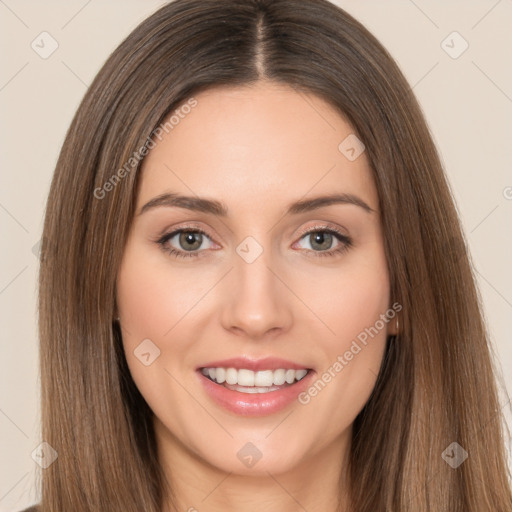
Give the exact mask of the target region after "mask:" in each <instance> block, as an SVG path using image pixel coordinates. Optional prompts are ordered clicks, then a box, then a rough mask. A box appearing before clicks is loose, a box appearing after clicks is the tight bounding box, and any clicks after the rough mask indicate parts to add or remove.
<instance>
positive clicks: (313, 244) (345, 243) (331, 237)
mask: <svg viewBox="0 0 512 512" xmlns="http://www.w3.org/2000/svg"><path fill="white" fill-rule="evenodd" d="M302 239H306V240H309V242H310V243H309V245H310V248H306V249H307V250H308V251H309V252H313V253H314V256H336V255H338V254H341V253H343V252H345V251H347V250H348V249H349V248H350V247H352V240H351V239H350V238H349V237H348V236H347V235H345V234H343V233H342V232H341V231H338V230H337V229H335V228H332V227H327V226H315V227H313V228H310V229H309V230H308V231H306V232H305V233H302V237H301V240H302ZM336 241H337V242H338V245H337V246H335V249H331V247H332V245H333V243H334V242H336ZM317 249H318V250H317ZM325 249H327V250H325ZM329 249H331V250H329Z"/></svg>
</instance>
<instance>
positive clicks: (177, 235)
mask: <svg viewBox="0 0 512 512" xmlns="http://www.w3.org/2000/svg"><path fill="white" fill-rule="evenodd" d="M205 239H208V240H210V241H211V239H210V237H209V236H208V234H207V233H206V232H205V231H203V230H202V229H199V228H190V227H187V228H185V227H184V228H180V229H176V230H174V231H173V232H171V233H167V234H165V235H163V236H162V237H161V238H160V239H159V240H156V242H157V243H158V244H160V245H161V247H162V250H163V251H165V252H166V253H168V254H170V255H171V256H176V257H177V258H194V257H198V256H199V252H202V251H199V249H206V248H207V247H206V248H205V247H204V242H205ZM173 244H174V245H173ZM176 245H177V246H178V248H176Z"/></svg>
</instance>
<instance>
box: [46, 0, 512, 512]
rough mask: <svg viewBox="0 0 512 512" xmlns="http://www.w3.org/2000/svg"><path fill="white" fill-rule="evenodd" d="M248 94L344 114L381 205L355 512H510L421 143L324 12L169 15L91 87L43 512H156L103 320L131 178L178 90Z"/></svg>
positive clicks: (349, 24)
mask: <svg viewBox="0 0 512 512" xmlns="http://www.w3.org/2000/svg"><path fill="white" fill-rule="evenodd" d="M258 80H271V81H275V82H280V83H285V84H288V85H290V86H291V87H293V88H294V89H295V90H296V91H297V92H299V93H301V92H312V93H314V94H316V95H318V96H320V97H321V98H323V99H325V100H326V101H328V102H329V103H330V104H331V105H332V106H333V108H335V109H337V110H338V111H339V112H340V114H342V115H343V116H344V117H345V118H346V119H348V121H349V122H350V123H351V125H352V126H353V128H354V130H355V132H356V133H357V134H358V137H359V138H360V139H361V140H362V141H363V142H364V145H365V146H366V155H367V157H368V158H369V161H370V164H371V167H372V171H373V176H374V180H375V184H376V187H377V190H378V193H379V198H380V205H379V206H380V211H381V212H382V227H383V233H384V244H385V251H386V255H387V261H388V266H389V273H390V286H391V294H392V295H391V296H392V298H393V300H396V301H398V302H399V303H400V304H401V305H402V307H403V310H402V313H401V317H400V320H401V322H400V333H399V335H398V336H396V337H390V338H389V339H388V344H387V348H386V353H385V357H384V361H383V364H382V367H381V371H380V374H379V376H378V379H377V383H376V386H375V389H374V391H373V393H372V395H371V397H370V399H369V401H368V402H367V404H366V405H365V407H364V408H363V410H362V411H361V412H360V414H359V415H358V417H357V418H356V420H355V423H354V430H353V432H354V437H353V444H352V447H351V452H350V477H351V478H350V482H351V487H350V493H351V497H352V503H351V506H352V510H353V511H354V512H379V511H393V512H405V511H410V510H414V511H415V512H440V511H451V512H483V511H493V512H507V511H510V510H512V496H511V491H510V475H509V473H508V468H507V464H506V458H505V448H504V441H503V439H504V430H503V425H502V417H503V415H502V411H501V409H500V404H499V400H498V394H497V385H496V382H495V375H496V374H497V372H498V368H495V367H494V366H493V364H494V363H493V360H492V358H491V352H490V345H489V336H488V333H487V331H486V326H485V323H484V320H483V315H482V307H481V300H480V297H479V295H478V291H477V288H476V286H475V277H474V274H473V271H472V265H471V262H470V259H469V256H468V254H467V251H466V244H465V241H464V237H463V232H462V229H461V225H460V222H459V219H458V216H457V213H456V209H455V207H454V202H453V199H452V196H451V193H450V190H449V186H448V184H447V181H446V178H445V175H444V173H443V169H442V167H441V164H440V161H439V158H438V155H437V153H436V150H435V147H434V144H433V142H432V139H431V136H430V134H429V131H428V128H427V126H426V123H425V121H424V119H423V116H422V113H421V110H420V107H419V106H418V103H417V101H416V99H415V97H414V95H413V93H412V91H411V88H410V86H409V85H408V84H407V82H406V80H405V78H404V76H403V75H402V73H401V72H400V70H399V69H398V67H397V65H396V64H395V62H394V61H393V59H392V58H391V57H390V55H389V54H388V53H387V52H386V50H385V49H384V48H383V47H382V46H381V45H380V43H379V42H378V41H377V40H376V39H375V38H374V37H373V36H372V35H371V34H370V33H369V32H368V31H367V30H366V29H365V28H364V27H363V26H362V25H361V24H360V23H359V22H357V21H356V20H355V19H353V18H352V17H351V16H349V15H348V14H347V13H346V12H344V11H343V10H342V9H340V8H338V7H336V6H335V5H333V4H331V3H329V2H328V1H326V0H307V1H300V2H299V1H294V0H237V1H236V2H233V1H230V0H176V1H175V2H172V3H169V4H167V5H165V6H163V7H162V8H160V9H159V10H158V11H157V12H156V13H154V14H153V15H151V16H150V17H149V18H147V19H146V20H145V21H143V22H142V23H141V24H140V25H139V26H138V27H137V28H136V29H135V30H134V31H133V32H132V33H131V34H130V35H129V36H128V37H127V38H126V39H125V40H124V41H123V42H122V43H121V44H120V46H119V47H118V48H117V49H116V50H115V51H114V52H113V53H112V55H111V56H110V57H109V58H108V60H107V62H106V63H105V65H104V66H103V67H102V69H101V70H100V71H99V73H98V75H97V76H96V78H95V80H94V81H93V83H92V85H91V86H90V88H89V89H88V91H87V93H86V95H85V97H84V99H83V101H82V103H81V105H80V107H79V108H78V111H77V112H76V115H75V117H74V119H73V121H72V123H71V126H70V128H69V131H68V133H67V136H66V139H65V141H64V144H63V147H62V150H61V153H60V157H59V159H58V163H57V166H56V169H55V174H54V177H53V181H52V184H51V190H50V193H49V198H48V203H47V209H46V217H45V223H44V232H43V242H42V247H41V267H40V280H39V329H40V343H41V345H40V361H41V381H42V436H43V440H44V441H46V442H48V443H49V444H50V445H51V446H52V447H53V448H54V449H55V450H56V451H57V452H58V454H59V457H58V459H57V461H56V462H55V463H54V464H52V465H51V466H50V467H48V468H47V469H45V470H44V471H43V476H42V502H41V508H42V510H43V511H45V512H46V511H52V512H55V511H73V512H81V511H105V510H109V511H114V510H116V511H122V512H127V511H136V512H140V511H142V510H145V511H151V512H157V511H158V512H160V511H161V509H162V506H163V499H164V495H165V494H166V492H165V491H166V487H165V485H166V482H165V479H164V477H163V474H162V471H161V468H160V466H159V462H158V458H157V451H156V441H155V436H154V432H153V429H152V421H151V414H152V413H151V410H150V409H149V407H148V406H147V404H146V402H145V401H144V399H143V398H142V396H141V395H140V393H139V392H138V390H137V388H136V387H135V385H134V382H133V380H132V378H131V376H130V372H129V370H128V368H127V364H126V361H125V357H124V353H123V349H122V345H121V338H120V331H119V327H118V325H117V324H116V323H115V322H114V321H113V320H114V318H115V315H116V303H115V292H116V274H117V270H118V267H119V264H120V261H121V257H122V254H123V249H124V245H125V241H126V237H127V234H128V231H129V228H130V223H131V220H132V215H133V211H134V204H135V198H136V193H137V184H138V183H139V180H138V177H139V169H140V160H141V159H137V158H136V159H135V160H133V158H134V155H136V154H139V155H140V153H141V148H146V149H147V147H148V142H149V141H151V137H152V136H153V135H154V130H155V129H156V128H157V127H158V126H159V125H160V124H161V123H162V122H163V121H164V120H165V119H166V118H167V117H168V116H169V115H170V113H171V112H172V111H173V110H174V109H176V108H177V107H178V106H179V105H181V104H183V103H184V102H186V101H187V100H188V99H190V97H191V96H192V95H196V94H198V93H199V92H201V91H202V90H205V89H207V88H210V87H214V86H223V85H229V86H237V85H240V86H243V85H248V84H251V83H254V82H256V81H258ZM340 142H341V141H340ZM144 152H145V151H142V154H144ZM131 158H132V160H130V159H131ZM127 162H130V165H129V166H127V165H126V164H127ZM122 168H124V172H119V169H122ZM116 176H117V177H116ZM107 183H110V185H106V184H107ZM454 442H456V443H458V445H460V446H461V447H462V448H463V449H464V450H465V451H466V452H467V453H468V458H467V459H466V460H465V461H464V462H463V463H462V464H460V465H459V466H458V467H456V468H453V467H451V465H450V464H448V463H447V462H446V461H445V460H446V457H445V458H443V456H442V454H443V453H444V452H445V450H446V448H447V447H449V446H450V445H451V443H454ZM452 449H453V446H452ZM455 449H456V450H459V448H457V447H455ZM450 453H451V454H453V453H454V452H450ZM457 453H459V452H457ZM167 492H170V493H171V494H172V489H170V488H169V489H167ZM333 506H334V505H333Z"/></svg>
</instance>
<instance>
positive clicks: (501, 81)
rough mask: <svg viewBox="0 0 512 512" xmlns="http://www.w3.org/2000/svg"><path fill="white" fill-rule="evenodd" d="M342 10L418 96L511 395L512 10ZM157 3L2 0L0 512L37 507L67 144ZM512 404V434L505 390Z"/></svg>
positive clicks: (451, 6) (413, 5) (448, 5)
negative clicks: (42, 304) (45, 328)
mask: <svg viewBox="0 0 512 512" xmlns="http://www.w3.org/2000/svg"><path fill="white" fill-rule="evenodd" d="M336 3H337V4H338V5H340V6H341V7H344V8H345V9H346V10H347V11H348V12H349V13H351V14H352V15H354V16H355V17H356V18H357V19H359V20H360V21H362V22H363V24H365V25H366V26H367V27H368V28H369V29H370V31H372V32H373V33H374V34H375V35H376V36H377V37H378V38H379V39H380V40H381V41H382V43H383V44H384V45H385V46H386V47H387V49H388V50H389V51H390V53H391V54H392V55H393V56H394V57H395V58H396V60H397V61H398V63H399V64H400V66H401V68H402V70H403V71H404V73H405V75H406V77H407V78H408V80H409V81H410V83H411V84H413V85H414V91H415V92H416V94H417V96H418V99H419V101H420V103H421V104H422V106H423V109H424V112H425V115H426V117H427V121H428V122H429V125H430V127H431V130H432V133H433V135H434V138H435V141H436V143H437V145H438V148H439V150H440V153H441V155H442V158H443V161H444V163H445V165H446V170H447V174H448V177H449V180H450V182H451V184H452V188H453V193H454V196H455V199H456V202H457V205H458V209H459V212H460V215H461V217H462V220H463V223H464V227H465V230H466V234H467V237H468V241H469V245H470V250H471V253H472V257H473V259H474V263H475V268H476V272H477V276H478V280H479V286H480V290H481V295H482V300H483V303H484V306H485V311H486V315H487V319H488V322H489V326H490V331H491V333H492V336H493V343H494V347H495V352H496V357H497V359H498V361H499V362H500V364H501V366H502V368H503V381H502V382H501V383H500V385H501V387H502V389H504V386H505V385H506V387H507V388H508V395H510V394H512V347H511V330H510V318H511V316H512V315H511V313H512V286H511V285H512V271H511V267H510V262H511V261H512V247H511V245H512V244H511V237H510V233H512V230H511V225H512V218H511V211H512V174H511V169H512V154H511V150H510V147H511V140H512V137H511V136H512V116H511V114H512V67H511V66H510V63H511V62H512V56H511V53H512V45H511V43H512V32H511V30H510V27H511V26H512V1H511V0H500V1H496V0H479V1H476V0H475V1H462V0H460V1H450V2H446V1H442V0H435V1H427V0H415V1H412V0H394V1H389V0H388V1H386V2H382V1H378V0H372V1H369V0H366V1H355V0H352V1H349V0H341V1H338V2H336ZM161 4H162V2H161V1H156V0H123V1H120V0H118V1H108V2H107V1H103V2H101V1H99V0H89V1H85V0H68V1H63V0H62V1H45V2H37V1H35V0H34V1H28V0H0V28H1V30H0V38H1V48H2V56H1V66H0V69H1V74H0V109H1V119H2V124H1V130H2V131H1V135H0V141H1V142H0V143H1V151H0V158H1V169H2V173H1V184H0V237H1V244H2V245H1V247H2V250H1V252H2V265H1V267H0V311H1V318H2V321H1V349H0V350H1V352H0V461H1V464H0V512H3V511H14V510H19V509H21V508H23V507H24V506H28V505H29V504H32V503H34V502H36V501H37V500H38V496H37V493H36V490H35V486H34V483H35V478H36V474H37V470H38V469H39V467H38V466H37V465H36V463H35V462H34V461H33V460H32V458H31V452H32V451H33V450H34V448H35V447H36V446H37V445H38V444H39V443H40V441H41V440H40V439H39V426H38V421H39V401H38V366H37V358H38V350H37V334H36V325H37V324H36V315H35V308H36V279H37V269H38V260H37V257H36V254H37V243H38V241H39V238H40V236H41V228H42V218H43V211H44V205H45V201H46V196H47V193H48V189H49V184H50V179H51V176H52V172H53V168H54V166H55V163H56V159H57V156H58V152H59V149H60V145H61V144H62V141H63V138H64V135H65V132H66V130H67V128H68V125H69V123H70V121H71V117H72V115H73V113H74V111H75V109H76V107H77V106H78V103H79V101H80V99H81V98H82V96H83V94H84V92H85V90H86V87H87V84H89V83H91V81H92V79H93V77H94V75H95V74H96V72H97V71H98V70H99V68H100V67H101V65H102V64H103V62H104V61H105V59H106V58H107V56H108V55H109V53H110V52H111V51H112V50H113V49H114V48H115V47H116V46H117V44H118V43H119V42H120V41H121V40H122V39H123V38H124V37H125V36H126V35H127V34H128V33H129V32H130V31H131V30H132V29H133V28H135V26H136V25H137V24H138V23H139V22H140V21H142V20H143V19H144V18H145V17H147V16H148V15H149V14H151V13H152V12H154V11H155V10H156V8H157V7H158V6H159V5H161ZM43 31H47V32H48V33H49V34H51V36H52V37H53V38H54V39H55V40H56V41H57V42H58V45H59V46H58V48H57V50H56V51H55V52H54V53H53V54H52V55H51V56H49V57H48V58H47V59H43V58H41V57H40V56H39V55H38V54H37V53H36V52H35V51H34V50H33V49H32V47H31V43H32V41H34V40H35V39H36V38H37V36H39V34H40V33H41V32H43ZM453 31H457V32H458V33H459V34H460V35H461V36H462V38H463V39H464V40H465V41H467V43H469V48H468V49H467V50H466V51H465V52H464V53H462V55H460V56H459V57H458V58H456V59H454V58H452V57H450V56H449V55H448V54H447V53H446V52H445V50H444V49H443V47H442V46H441V43H442V41H443V40H445V39H446V38H447V36H449V35H450V34H451V33H452V32H453ZM463 44H464V42H463V40H462V39H460V38H458V36H456V35H455V36H453V35H452V36H450V37H449V38H448V39H447V40H446V42H445V43H444V45H445V48H446V45H448V46H449V47H450V46H451V47H452V48H451V49H449V48H446V49H449V51H450V52H452V54H453V53H454V52H458V51H459V50H460V49H462V48H463V46H462V45H463ZM46 48H48V46H46ZM502 406H503V409H504V410H505V411H506V413H507V416H508V423H509V425H510V427H511V428H512V419H511V418H512V414H511V412H510V401H509V398H508V397H507V395H506V394H505V392H504V391H503V394H502ZM507 443H508V448H509V454H510V451H511V450H510V443H509V441H507ZM511 458H512V457H511ZM511 465H512V464H511Z"/></svg>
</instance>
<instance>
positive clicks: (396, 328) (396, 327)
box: [388, 314, 400, 336]
mask: <svg viewBox="0 0 512 512" xmlns="http://www.w3.org/2000/svg"><path fill="white" fill-rule="evenodd" d="M398 334H400V320H399V319H398V314H397V315H396V317H395V321H394V322H391V324H390V326H389V329H388V335H390V336H398Z"/></svg>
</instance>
